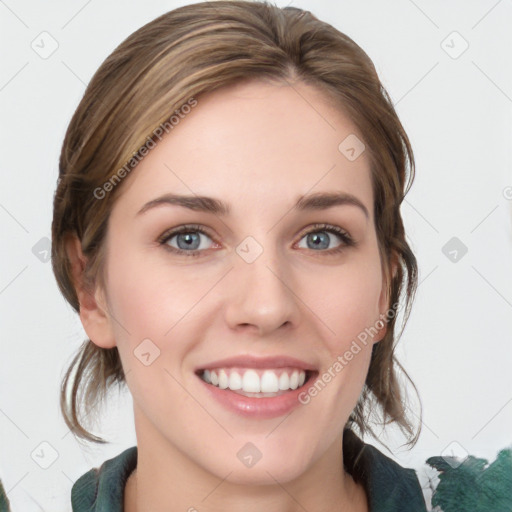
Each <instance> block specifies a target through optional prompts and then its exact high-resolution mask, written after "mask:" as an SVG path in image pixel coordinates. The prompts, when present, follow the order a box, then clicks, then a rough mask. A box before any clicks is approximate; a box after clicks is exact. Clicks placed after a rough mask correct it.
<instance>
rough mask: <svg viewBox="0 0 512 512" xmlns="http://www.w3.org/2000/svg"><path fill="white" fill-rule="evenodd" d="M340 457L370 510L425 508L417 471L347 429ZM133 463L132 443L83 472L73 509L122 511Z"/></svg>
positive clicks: (402, 511)
mask: <svg viewBox="0 0 512 512" xmlns="http://www.w3.org/2000/svg"><path fill="white" fill-rule="evenodd" d="M343 459H344V460H343V463H344V465H345V469H346V470H347V471H348V472H349V473H350V474H351V475H352V477H353V478H354V480H355V481H356V482H361V483H362V484H363V486H364V488H365V489H366V495H367V496H368V502H369V508H370V512H426V506H425V500H424V498H423V493H422V490H421V487H420V484H419V481H418V478H417V476H416V472H415V471H414V470H413V469H407V468H403V467H402V466H400V465H399V464H397V463H396V462H394V461H393V460H392V459H390V458H389V457H386V456H385V455H384V454H383V453H381V452H380V451H379V450H377V448H375V447H374V446H372V445H370V444H366V443H363V442H362V441H361V440H360V439H359V438H358V437H357V436H356V434H354V433H353V432H352V431H351V430H348V429H346V430H345V431H344V436H343ZM136 466H137V447H136V446H134V447H132V448H128V449H127V450H125V451H124V452H122V453H121V454H119V455H118V456H117V457H114V458H113V459H110V460H107V461H106V462H104V463H103V464H102V466H101V467H100V468H99V470H98V469H91V470H90V471H89V472H87V473H85V474H84V475H82V476H81V477H80V478H79V479H78V480H77V481H76V483H75V485H74V486H73V489H72V491H71V502H72V506H73V512H122V511H123V496H124V487H125V484H126V480H127V479H128V476H129V475H130V473H131V472H132V471H133V470H134V469H135V467H136Z"/></svg>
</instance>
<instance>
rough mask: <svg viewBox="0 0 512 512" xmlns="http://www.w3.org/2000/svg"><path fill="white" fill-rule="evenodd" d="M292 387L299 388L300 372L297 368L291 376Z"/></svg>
mask: <svg viewBox="0 0 512 512" xmlns="http://www.w3.org/2000/svg"><path fill="white" fill-rule="evenodd" d="M290 387H291V388H292V389H297V388H298V387H299V372H298V371H297V370H295V371H294V372H293V373H292V376H291V377H290Z"/></svg>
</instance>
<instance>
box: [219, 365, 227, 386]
mask: <svg viewBox="0 0 512 512" xmlns="http://www.w3.org/2000/svg"><path fill="white" fill-rule="evenodd" d="M228 386H229V377H228V374H227V373H226V372H225V371H224V370H221V371H220V372H219V388H220V389H226V388H227V387H228Z"/></svg>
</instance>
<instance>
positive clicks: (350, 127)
mask: <svg viewBox="0 0 512 512" xmlns="http://www.w3.org/2000/svg"><path fill="white" fill-rule="evenodd" d="M362 139H363V136H362V134H360V133H359V132H358V130H357V129H356V126H355V125H354V123H353V122H352V121H351V120H350V118H349V117H348V116H347V115H346V114H345V113H344V112H343V111H342V109H341V108H337V107H336V106H335V105H334V103H333V102H332V100H330V98H328V97H326V96H325V95H324V94H323V93H322V92H321V91H319V90H318V89H316V88H314V87H313V86H310V85H306V84H304V83H299V82H295V83H293V84H286V83H285V84H270V83H267V82H262V81H246V82H243V83H237V84H235V85H232V86H229V87H224V88H222V89H219V90H217V91H213V92H209V93H207V94H204V95H202V96H200V97H199V98H197V105H196V106H195V107H194V108H193V109H191V110H190V111H189V113H188V114H186V115H183V116H182V118H181V120H180V122H179V123H178V124H177V125H175V126H174V127H173V129H172V130H171V131H170V132H169V133H168V134H167V135H165V136H164V137H163V138H162V140H161V141H160V142H158V143H157V145H156V147H155V148H154V149H151V150H150V151H149V153H148V154H147V156H145V157H144V159H143V160H142V161H141V162H140V163H139V164H138V165H137V167H136V168H135V169H134V170H133V171H132V173H131V175H130V176H129V177H128V179H127V180H126V181H127V183H125V184H124V185H125V187H124V190H123V192H122V194H121V196H122V197H121V201H122V202H124V203H127V204H129V205H131V206H132V207H133V208H135V207H137V205H139V206H140V205H141V204H143V203H144V202H147V201H150V200H152V199H154V198H155V196H156V195H161V194H162V193H166V192H172V193H181V194H197V195H204V196H211V197H219V198H222V199H224V200H225V201H226V202H229V203H230V204H234V205H236V204H237V203H238V204H239V206H240V210H242V209H244V208H245V209H247V207H248V206H249V205H259V206H260V207H261V206H262V205H265V209H268V210H272V209H273V206H274V203H276V204H277V203H279V204H280V205H281V207H282V206H283V205H290V206H291V205H292V204H294V203H295V201H296V199H297V198H298V197H299V196H300V195H305V194H308V193H316V192H325V191H331V192H332V191H336V192H346V193H350V194H353V195H356V196H357V197H358V198H359V199H360V200H361V201H362V202H363V203H364V204H365V205H366V207H367V209H368V211H369V212H370V213H372V211H373V208H372V187H371V176H370V167H369V158H368V155H367V152H366V151H363V152H362V153H361V154H360V155H359V156H358V157H357V158H355V159H354V158H347V152H346V149H347V144H348V145H349V146H350V145H352V146H354V142H355V144H356V145H357V144H362ZM347 141H348V142H347ZM358 141H359V142H358ZM355 150H356V151H357V152H359V151H360V150H361V146H357V147H355ZM348 156H353V154H351V153H348ZM234 210H235V211H236V207H235V208H234Z"/></svg>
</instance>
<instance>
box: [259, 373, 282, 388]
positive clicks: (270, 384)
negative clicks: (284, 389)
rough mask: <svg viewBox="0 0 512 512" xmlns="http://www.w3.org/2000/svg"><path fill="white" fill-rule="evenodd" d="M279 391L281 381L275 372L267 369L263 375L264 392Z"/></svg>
mask: <svg viewBox="0 0 512 512" xmlns="http://www.w3.org/2000/svg"><path fill="white" fill-rule="evenodd" d="M278 391H279V381H278V380H277V375H276V374H275V373H274V372H269V371H266V372H265V373H263V376H262V377H261V392H262V393H277V392H278Z"/></svg>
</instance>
